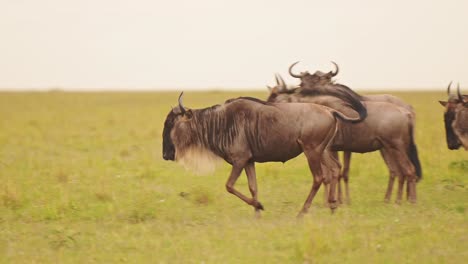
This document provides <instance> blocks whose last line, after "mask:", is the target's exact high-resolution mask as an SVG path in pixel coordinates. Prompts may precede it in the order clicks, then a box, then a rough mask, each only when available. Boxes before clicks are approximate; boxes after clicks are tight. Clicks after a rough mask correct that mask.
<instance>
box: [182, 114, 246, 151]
mask: <svg viewBox="0 0 468 264" xmlns="http://www.w3.org/2000/svg"><path fill="white" fill-rule="evenodd" d="M219 108H220V105H215V106H212V107H208V108H204V109H199V110H194V111H192V112H193V118H192V120H191V121H190V126H191V128H192V129H191V131H192V133H193V137H192V138H194V139H196V142H194V143H195V144H197V145H199V146H202V147H204V148H207V149H209V150H211V151H213V152H214V153H215V154H217V155H218V156H220V157H224V156H225V153H227V151H228V150H229V148H230V147H231V146H232V144H233V142H234V140H235V139H236V137H237V135H238V133H239V127H241V126H239V123H240V122H243V121H244V120H243V119H240V118H239V116H238V115H237V113H236V112H233V111H225V110H224V109H219ZM220 131H222V133H220Z"/></svg>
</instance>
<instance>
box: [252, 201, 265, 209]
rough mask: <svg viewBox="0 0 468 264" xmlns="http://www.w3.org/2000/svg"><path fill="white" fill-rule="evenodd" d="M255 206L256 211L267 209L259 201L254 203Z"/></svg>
mask: <svg viewBox="0 0 468 264" xmlns="http://www.w3.org/2000/svg"><path fill="white" fill-rule="evenodd" d="M254 207H255V210H256V211H259V210H262V211H264V210H265V209H264V208H263V205H262V204H261V203H260V202H257V204H256V205H254Z"/></svg>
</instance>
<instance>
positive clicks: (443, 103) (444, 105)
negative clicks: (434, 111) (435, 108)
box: [439, 101, 447, 107]
mask: <svg viewBox="0 0 468 264" xmlns="http://www.w3.org/2000/svg"><path fill="white" fill-rule="evenodd" d="M439 103H440V104H441V105H442V106H443V107H446V106H447V102H445V101H439Z"/></svg>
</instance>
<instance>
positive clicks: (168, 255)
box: [0, 91, 468, 263]
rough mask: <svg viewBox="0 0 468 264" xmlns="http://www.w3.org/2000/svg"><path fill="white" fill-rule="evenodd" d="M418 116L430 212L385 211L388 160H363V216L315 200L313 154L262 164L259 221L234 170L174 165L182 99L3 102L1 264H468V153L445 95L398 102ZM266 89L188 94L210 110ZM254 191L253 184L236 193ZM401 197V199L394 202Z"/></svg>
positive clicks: (0, 97)
mask: <svg viewBox="0 0 468 264" xmlns="http://www.w3.org/2000/svg"><path fill="white" fill-rule="evenodd" d="M393 94H395V95H397V96H400V97H401V98H403V99H404V100H406V101H407V102H409V103H411V104H412V105H413V106H414V107H415V109H416V112H417V124H416V142H417V145H418V149H419V154H420V159H421V163H422V165H423V173H424V179H423V180H422V181H421V182H420V183H419V184H418V203H417V204H415V205H413V204H409V203H406V202H404V203H403V204H401V205H396V204H394V203H390V204H385V203H384V202H383V197H384V192H385V189H386V183H387V180H388V172H387V170H386V167H385V165H384V162H383V161H382V159H381V157H380V154H379V153H369V154H363V155H361V154H354V155H353V160H352V163H351V174H350V188H351V198H352V204H351V205H344V206H342V207H340V208H339V209H338V210H337V212H336V213H335V214H333V215H332V214H330V210H329V209H328V208H325V207H324V206H323V202H324V201H323V195H322V193H321V192H320V193H319V195H318V196H317V197H316V199H315V201H314V203H313V206H312V208H311V210H310V213H309V214H308V215H306V216H305V218H304V219H302V220H297V219H296V214H297V213H298V211H299V209H300V208H301V207H302V204H303V202H304V200H305V198H306V196H307V194H308V192H309V190H310V187H311V184H312V176H311V175H310V172H309V170H308V167H307V165H306V161H305V159H304V157H303V156H302V155H301V156H300V157H298V158H296V159H294V160H291V161H289V162H287V163H285V164H281V163H266V164H258V165H257V176H258V185H259V199H260V201H261V202H262V203H263V205H264V206H265V211H264V212H263V215H262V218H261V219H255V218H254V213H253V209H252V208H251V207H249V206H247V205H246V204H244V203H243V202H242V201H240V200H239V199H238V198H236V197H235V196H233V195H231V194H228V193H227V192H226V191H225V187H224V184H225V181H226V179H227V176H228V172H229V166H228V165H227V164H223V165H222V166H221V167H220V168H219V169H218V170H217V171H216V173H215V174H214V175H209V176H196V175H192V174H191V173H190V172H187V171H185V170H184V169H183V168H181V167H180V166H179V165H178V164H176V163H174V162H167V161H164V160H162V157H161V156H162V150H161V147H162V136H161V134H162V129H163V122H164V119H165V117H166V114H167V113H168V112H169V110H170V109H171V108H170V107H171V106H175V105H176V103H177V96H178V94H177V93H169V92H168V93H62V92H49V93H0V263H91V262H100V263H117V262H129V263H463V262H466V259H467V257H468V250H467V247H466V245H467V244H468V236H467V234H468V221H467V220H468V219H467V207H468V185H467V179H468V152H465V151H463V150H458V151H449V150H448V149H447V147H446V143H445V134H444V127H443V121H442V119H443V118H442V113H443V108H442V107H441V106H440V105H439V104H438V102H437V100H440V99H445V97H446V96H445V94H444V93H443V91H441V92H440V93H429V92H425V93H393ZM240 95H249V96H255V97H259V98H266V97H267V94H266V92H229V93H228V92H205V93H201V92H187V93H186V94H185V98H184V103H185V105H186V106H188V107H193V108H200V107H206V106H211V105H213V104H217V103H221V102H223V101H224V100H226V99H228V98H232V97H237V96H240ZM236 186H237V187H238V188H239V189H240V190H241V191H242V192H244V193H248V188H247V183H246V179H245V176H242V177H241V179H240V180H239V182H238V183H237V185H236ZM394 197H395V195H394V196H393V197H392V198H394Z"/></svg>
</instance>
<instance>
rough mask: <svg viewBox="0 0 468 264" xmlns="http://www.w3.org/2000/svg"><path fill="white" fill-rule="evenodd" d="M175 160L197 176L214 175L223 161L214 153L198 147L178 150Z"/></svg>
mask: <svg viewBox="0 0 468 264" xmlns="http://www.w3.org/2000/svg"><path fill="white" fill-rule="evenodd" d="M178 153H179V154H178ZM175 159H176V161H177V162H178V163H179V164H181V165H182V166H183V167H184V168H185V169H186V170H188V171H190V172H192V173H194V174H197V175H207V174H213V173H214V171H215V170H216V167H217V165H218V164H219V162H220V160H221V158H220V157H218V156H216V155H215V154H214V153H213V152H211V151H209V150H207V149H205V148H202V147H198V146H196V147H188V148H186V149H184V150H183V151H181V150H176V157H175Z"/></svg>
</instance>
